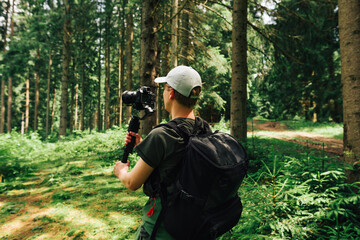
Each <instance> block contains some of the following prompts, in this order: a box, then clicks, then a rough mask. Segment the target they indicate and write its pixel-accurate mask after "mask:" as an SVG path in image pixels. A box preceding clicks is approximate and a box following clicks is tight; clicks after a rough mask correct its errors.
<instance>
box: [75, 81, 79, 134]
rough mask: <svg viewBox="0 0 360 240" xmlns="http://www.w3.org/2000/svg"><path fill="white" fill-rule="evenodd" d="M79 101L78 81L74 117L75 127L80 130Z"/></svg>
mask: <svg viewBox="0 0 360 240" xmlns="http://www.w3.org/2000/svg"><path fill="white" fill-rule="evenodd" d="M78 103H79V84H78V83H77V84H76V85H75V114H74V115H75V117H74V129H75V130H79V129H80V127H79V125H78V116H79V111H78V109H79V107H78ZM80 124H81V123H80Z"/></svg>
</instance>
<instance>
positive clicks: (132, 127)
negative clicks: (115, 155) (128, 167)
mask: <svg viewBox="0 0 360 240" xmlns="http://www.w3.org/2000/svg"><path fill="white" fill-rule="evenodd" d="M139 127H140V118H139V117H137V116H131V120H130V123H129V127H128V132H134V133H137V132H138V131H139ZM135 141H136V137H135V136H131V142H130V143H128V144H127V145H126V146H125V149H124V155H123V157H122V160H121V162H123V163H127V160H128V157H129V154H130V153H132V151H133V149H134V146H135Z"/></svg>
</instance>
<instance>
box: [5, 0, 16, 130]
mask: <svg viewBox="0 0 360 240" xmlns="http://www.w3.org/2000/svg"><path fill="white" fill-rule="evenodd" d="M14 14H15V0H13V2H12V14H11V21H10V29H11V32H10V37H11V38H12V37H13V36H14ZM12 81H13V77H12V76H9V82H8V115H7V131H8V133H10V132H11V116H12V115H11V110H12V109H11V108H12Z"/></svg>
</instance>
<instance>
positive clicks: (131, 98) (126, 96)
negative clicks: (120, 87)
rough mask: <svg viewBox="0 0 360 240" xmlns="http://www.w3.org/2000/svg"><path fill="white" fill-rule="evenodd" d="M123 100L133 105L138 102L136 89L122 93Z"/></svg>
mask: <svg viewBox="0 0 360 240" xmlns="http://www.w3.org/2000/svg"><path fill="white" fill-rule="evenodd" d="M122 100H123V102H124V103H125V104H126V105H131V104H133V103H135V102H136V91H125V92H123V94H122Z"/></svg>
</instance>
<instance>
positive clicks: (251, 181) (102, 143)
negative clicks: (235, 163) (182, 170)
mask: <svg viewBox="0 0 360 240" xmlns="http://www.w3.org/2000/svg"><path fill="white" fill-rule="evenodd" d="M310 125H311V124H310ZM296 126H298V127H300V126H301V127H306V126H308V127H309V123H297V124H296ZM211 127H212V129H213V130H220V131H224V132H229V122H227V121H225V120H224V118H223V119H222V120H221V121H220V122H219V124H215V125H213V126H211ZM312 127H313V128H314V127H315V128H316V127H317V126H316V125H313V126H312ZM294 128H297V127H295V126H294ZM310 128H311V126H310V127H309V129H310ZM125 133H126V126H124V127H123V128H113V129H111V130H109V131H107V132H106V133H98V132H80V131H79V132H78V131H76V132H74V133H73V134H72V135H69V136H68V137H66V138H65V139H63V140H61V141H56V142H46V141H41V140H40V137H39V135H38V134H35V133H32V134H29V135H20V134H17V133H16V132H13V133H12V134H7V135H1V136H0V140H1V141H0V146H1V153H3V154H2V155H1V156H5V158H4V157H3V158H2V159H6V160H5V161H8V159H15V158H16V159H18V161H19V163H20V164H23V163H24V161H25V162H26V163H27V164H26V166H27V169H28V170H27V171H26V172H25V171H22V172H21V174H16V175H15V176H14V177H11V176H9V177H6V178H5V182H3V183H0V194H1V197H3V196H6V197H5V198H4V199H5V200H4V201H3V203H2V205H0V219H3V220H0V224H5V223H6V221H7V219H8V218H9V217H11V218H13V217H15V215H16V217H21V216H23V217H24V219H26V217H27V216H30V215H28V213H27V212H25V209H27V207H28V206H31V208H36V207H38V208H39V209H42V210H43V211H45V210H46V209H51V211H50V212H48V211H47V210H46V211H45V212H46V213H47V214H46V215H34V217H33V218H32V219H30V220H31V221H32V224H33V225H32V231H33V232H34V233H33V234H34V236H35V234H38V233H40V232H45V231H47V230H48V229H54V228H56V229H58V230H59V232H61V233H62V234H63V236H68V237H72V238H75V237H76V236H78V238H88V237H89V236H90V235H91V236H92V237H93V236H97V237H98V238H99V239H100V238H101V239H111V238H113V239H129V238H131V237H132V236H133V234H134V232H135V231H136V229H137V227H138V226H139V220H140V216H141V210H142V207H143V205H144V204H145V202H146V200H147V197H146V196H145V195H144V194H143V193H142V192H141V191H136V192H129V191H127V190H126V189H125V187H124V186H123V185H122V184H121V183H120V182H119V181H118V179H116V178H115V177H114V176H113V175H112V168H113V165H114V163H115V161H116V160H117V159H120V156H121V155H122V145H123V139H124V137H125ZM246 148H247V151H248V154H249V156H250V168H249V171H248V177H247V178H246V179H245V180H244V182H243V184H242V186H241V188H240V190H239V194H240V196H241V198H242V203H243V206H244V210H243V213H242V218H241V219H240V221H239V223H238V224H237V225H236V226H235V227H234V228H233V229H232V231H231V232H229V233H226V234H225V235H224V236H222V237H220V239H316V238H319V239H356V238H357V236H358V235H359V233H360V227H359V226H360V222H359V219H358V216H359V215H360V209H359V205H360V197H359V195H358V194H357V193H356V191H359V190H360V185H359V183H353V184H349V183H346V178H345V169H346V166H345V165H343V164H342V163H341V162H340V161H338V159H335V158H332V157H330V156H327V155H326V154H324V153H322V152H315V151H311V150H310V149H309V148H307V147H303V146H299V145H296V144H294V143H288V142H283V141H280V140H272V139H263V138H259V137H255V136H252V137H251V138H250V137H249V140H248V143H247V146H246ZM136 159H137V156H136V154H132V155H131V156H130V161H131V166H134V164H135V163H136ZM322 162H324V164H323V165H322V164H320V163H322ZM39 174H41V175H39ZM34 192H37V193H34ZM5 194H6V195H5ZM29 200H30V202H29ZM35 212H36V211H35ZM31 216H33V214H32V215H31ZM84 221H85V222H84ZM3 236H4V237H5V235H1V233H0V237H3ZM12 236H13V235H12ZM12 236H10V235H9V236H8V237H12Z"/></svg>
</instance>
